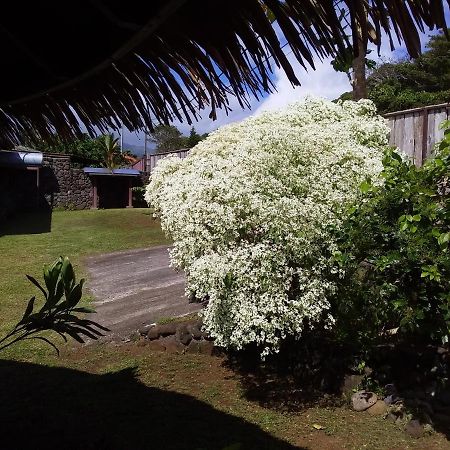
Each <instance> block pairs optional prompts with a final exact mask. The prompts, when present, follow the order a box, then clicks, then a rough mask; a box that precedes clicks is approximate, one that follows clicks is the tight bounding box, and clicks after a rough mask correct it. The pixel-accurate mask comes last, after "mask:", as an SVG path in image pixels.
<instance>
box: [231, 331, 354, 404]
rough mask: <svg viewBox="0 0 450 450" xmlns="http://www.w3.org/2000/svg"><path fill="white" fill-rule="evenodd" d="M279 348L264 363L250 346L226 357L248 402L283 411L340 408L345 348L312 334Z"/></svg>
mask: <svg viewBox="0 0 450 450" xmlns="http://www.w3.org/2000/svg"><path fill="white" fill-rule="evenodd" d="M281 345H282V346H281V349H280V352H279V353H276V354H273V355H269V356H268V357H267V358H266V360H265V361H261V358H260V356H259V352H258V350H257V349H256V348H254V347H251V346H249V347H247V349H246V350H244V351H241V352H236V353H231V354H229V355H228V356H229V358H227V360H226V363H225V365H226V366H228V367H229V368H231V369H232V370H233V371H234V372H235V374H236V377H237V378H238V379H239V381H240V383H241V385H242V387H243V390H244V396H245V397H246V398H247V399H248V400H250V401H256V402H258V403H259V404H261V406H264V407H267V408H273V409H277V410H282V411H287V412H297V411H301V410H304V409H306V408H309V407H311V406H318V405H320V406H339V405H342V402H343V400H342V396H341V388H342V385H343V383H344V377H345V374H346V373H347V371H348V366H349V364H350V362H349V356H348V355H349V353H348V351H347V350H346V349H344V348H342V347H340V346H339V345H337V344H336V343H335V342H333V341H332V340H330V339H328V338H326V337H323V336H318V335H314V334H313V333H311V334H309V335H305V337H304V338H303V339H302V340H300V341H296V340H294V339H286V340H285V341H284V342H283V343H282V344H281Z"/></svg>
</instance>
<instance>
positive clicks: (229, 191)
mask: <svg viewBox="0 0 450 450" xmlns="http://www.w3.org/2000/svg"><path fill="white" fill-rule="evenodd" d="M388 131H389V130H388V128H387V127H386V125H385V123H384V121H383V119H382V118H381V117H379V116H377V115H376V112H375V107H374V105H373V103H371V102H370V101H367V100H364V101H360V102H358V103H354V102H344V103H343V104H334V103H332V102H328V101H325V100H319V99H308V100H306V101H304V102H302V103H298V104H295V105H292V106H290V107H288V108H287V109H285V110H282V111H279V112H270V113H264V114H262V115H260V116H258V117H251V118H249V119H247V120H245V121H243V122H241V123H236V124H232V125H228V126H226V127H223V128H221V129H219V130H218V131H216V132H214V133H212V134H211V135H210V136H209V137H208V138H207V139H206V140H204V141H202V142H200V143H199V144H198V145H197V146H196V147H195V148H194V149H193V150H192V151H191V153H190V155H189V156H188V157H187V158H186V159H184V160H181V159H179V158H166V159H164V160H162V161H161V162H160V163H159V164H158V166H157V168H156V169H155V171H154V173H153V174H152V179H151V183H150V185H149V186H148V188H147V193H146V200H147V201H148V202H149V203H150V204H151V205H152V206H153V207H155V208H156V211H157V214H158V215H159V216H160V218H161V223H162V227H163V229H164V231H165V232H166V233H167V234H168V235H169V236H170V237H172V239H173V240H174V248H173V251H172V252H171V257H172V262H173V264H174V265H175V266H177V267H179V268H181V269H184V270H185V272H186V275H187V291H188V294H189V295H192V296H195V297H196V298H198V299H200V300H205V299H206V300H208V304H207V307H206V309H205V311H204V324H205V326H206V328H207V330H208V331H209V333H210V334H211V336H213V337H214V338H216V343H217V344H218V345H222V346H226V347H232V348H235V349H240V348H242V347H243V346H245V345H246V344H248V343H252V342H256V343H257V344H259V345H260V348H261V349H262V353H263V354H267V353H268V352H270V351H271V350H275V351H276V350H277V348H278V346H279V341H280V339H282V338H284V337H285V336H287V335H295V336H298V335H299V334H300V333H301V332H302V329H303V327H304V325H305V321H306V322H307V323H308V326H309V327H311V326H314V325H315V324H317V323H319V322H320V323H321V324H322V325H330V324H332V323H333V318H332V317H331V316H330V315H329V314H328V309H329V307H330V304H329V297H330V295H331V294H332V293H333V292H334V291H335V288H336V286H335V284H334V283H333V282H330V281H329V276H328V275H329V274H328V271H329V269H330V264H329V257H330V255H331V254H332V252H333V251H334V250H335V249H336V243H335V238H334V235H333V233H332V231H331V230H330V225H332V226H333V227H339V225H340V222H341V219H340V213H341V212H342V211H343V209H344V208H345V207H346V205H347V204H348V203H349V202H351V201H353V200H354V198H355V197H356V195H357V192H358V186H359V185H360V183H361V182H362V181H363V180H364V179H365V178H367V177H371V176H375V175H376V174H378V173H379V171H380V170H381V169H382V166H381V158H382V149H383V148H384V146H385V145H386V144H387V135H388Z"/></svg>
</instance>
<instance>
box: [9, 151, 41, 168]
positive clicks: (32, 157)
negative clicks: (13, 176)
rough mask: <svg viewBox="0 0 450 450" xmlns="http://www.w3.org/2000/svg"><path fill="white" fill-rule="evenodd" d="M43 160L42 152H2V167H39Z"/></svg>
mask: <svg viewBox="0 0 450 450" xmlns="http://www.w3.org/2000/svg"><path fill="white" fill-rule="evenodd" d="M42 159H43V156H42V153H41V152H36V151H33V152H28V151H11V150H0V166H3V167H5V166H6V167H23V168H25V167H39V166H42Z"/></svg>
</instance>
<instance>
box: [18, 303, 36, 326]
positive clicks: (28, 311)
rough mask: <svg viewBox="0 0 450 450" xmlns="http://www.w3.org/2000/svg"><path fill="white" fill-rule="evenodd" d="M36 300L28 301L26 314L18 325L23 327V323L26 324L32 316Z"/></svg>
mask: <svg viewBox="0 0 450 450" xmlns="http://www.w3.org/2000/svg"><path fill="white" fill-rule="evenodd" d="M35 300H36V297H31V298H30V300H29V301H28V305H27V307H26V309H25V313H24V314H23V316H22V319H21V321H20V322H19V323H18V324H17V325H22V324H23V323H25V322H26V319H28V317H29V316H30V314H31V313H32V312H33V308H34V301H35Z"/></svg>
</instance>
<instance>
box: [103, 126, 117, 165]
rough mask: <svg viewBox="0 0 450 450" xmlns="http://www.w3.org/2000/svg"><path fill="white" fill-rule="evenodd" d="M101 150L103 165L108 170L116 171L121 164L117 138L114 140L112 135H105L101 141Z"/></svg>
mask: <svg viewBox="0 0 450 450" xmlns="http://www.w3.org/2000/svg"><path fill="white" fill-rule="evenodd" d="M101 143H102V148H103V163H104V166H105V167H107V168H108V169H116V168H117V167H120V164H121V162H122V158H121V154H120V151H119V149H120V146H119V138H115V137H114V135H112V134H105V135H104V136H103V137H102V140H101Z"/></svg>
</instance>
